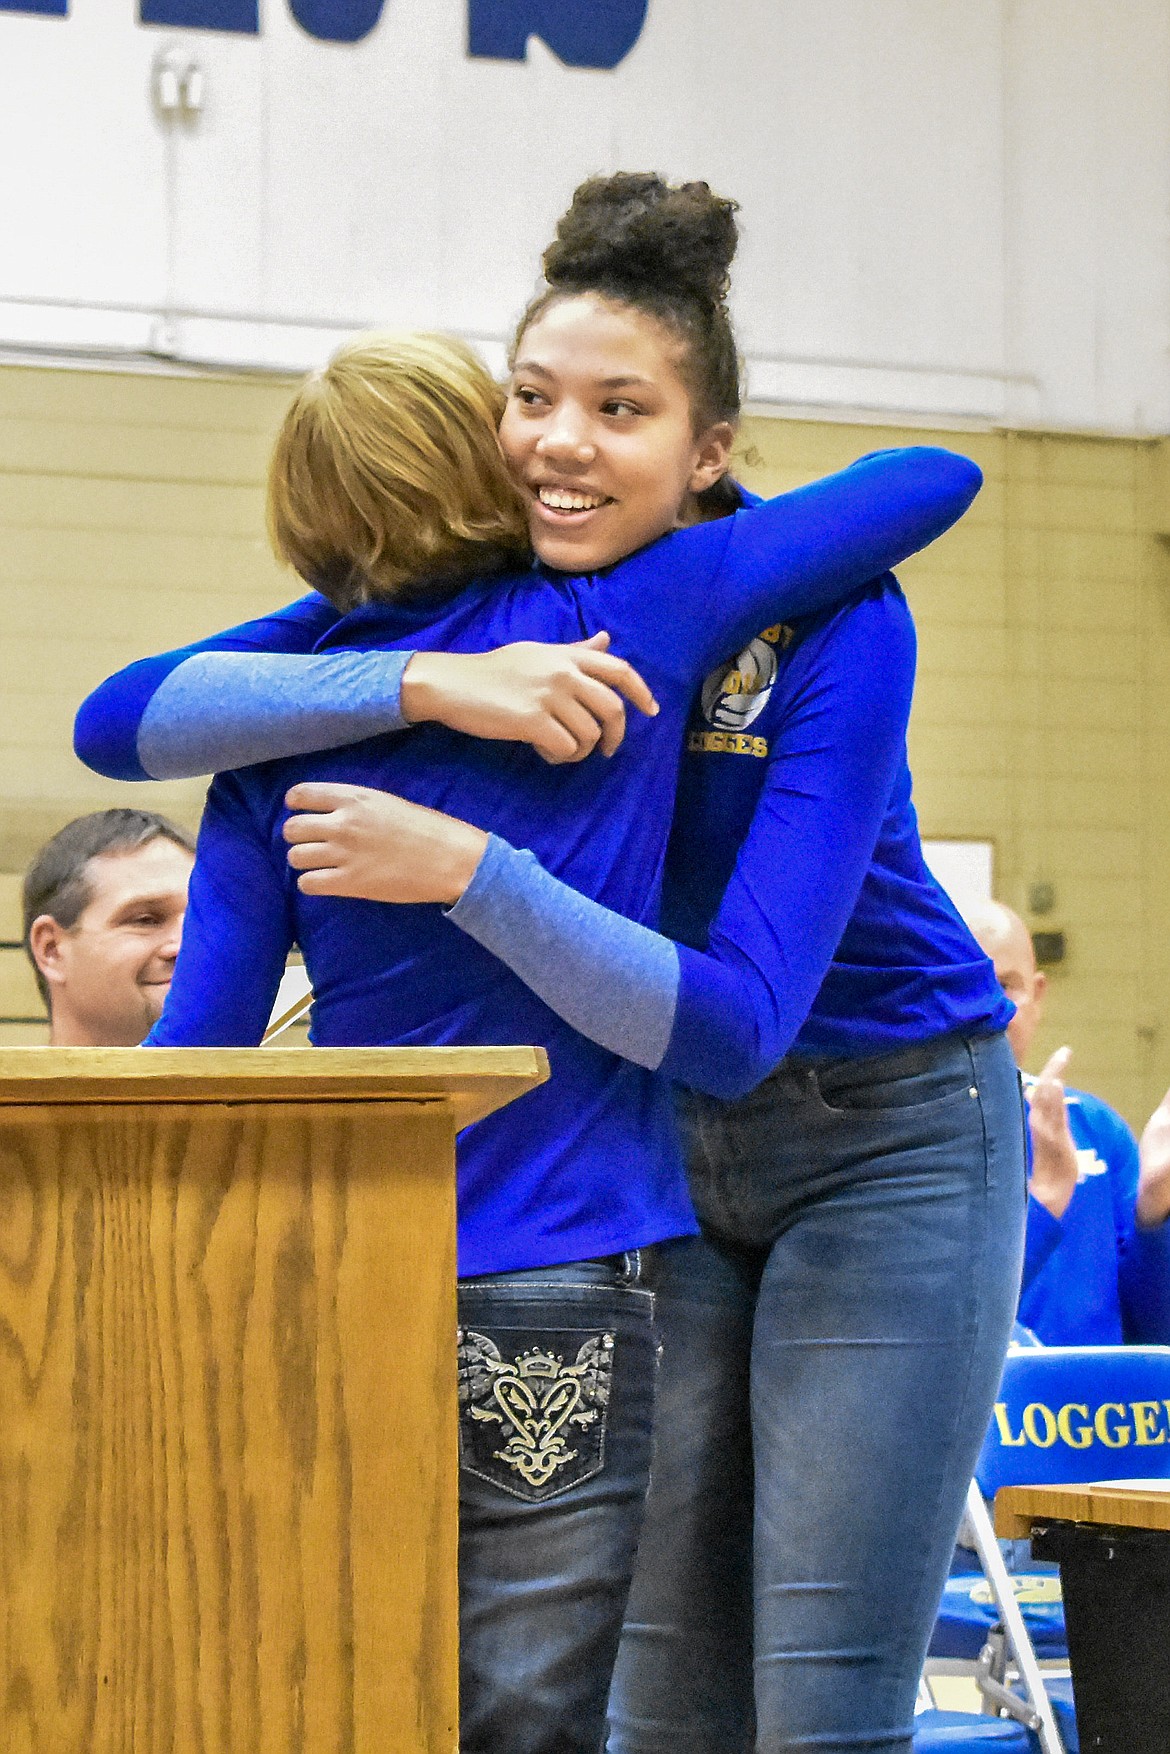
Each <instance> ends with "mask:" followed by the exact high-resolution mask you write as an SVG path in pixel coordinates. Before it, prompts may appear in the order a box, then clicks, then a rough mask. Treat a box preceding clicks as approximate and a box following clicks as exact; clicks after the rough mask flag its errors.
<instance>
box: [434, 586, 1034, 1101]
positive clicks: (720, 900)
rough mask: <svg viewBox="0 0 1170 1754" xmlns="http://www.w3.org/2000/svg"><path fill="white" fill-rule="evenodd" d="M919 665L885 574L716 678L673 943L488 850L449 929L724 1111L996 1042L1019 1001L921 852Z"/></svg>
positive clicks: (681, 837)
mask: <svg viewBox="0 0 1170 1754" xmlns="http://www.w3.org/2000/svg"><path fill="white" fill-rule="evenodd" d="M914 658H915V640H914V628H913V623H912V621H911V618H910V612H909V610H908V608H907V606H906V603H905V600H904V598H903V596H902V594H901V592H900V591H899V589H898V588H897V585H896V583H895V582H894V580H893V579H892V578H888V579H886V580H883V581H877V582H876V583H874V584H873V585H871V586H869V587H867V588H866V589H865V590H864V591H862V592H860V593H858V594H857V595H856V596H855V597H854V598H852V599H851V600H850V601H849V602H848V603H847V604H845V605H844V606H842V607H840V608H837V609H833V610H829V611H825V612H822V613H821V614H818V615H815V616H811V617H809V618H807V619H806V620H805V621H803V622H800V623H796V624H793V625H789V626H784V627H772V628H769V629H767V630H766V631H765V633H764V634H762V635H760V636H759V637H758V638H757V639H756V640H755V641H753V642H752V645H751V646H750V647H749V648H748V649H747V651H746V652H744V653H741V654H740V656H739V658H737V659H736V660H735V661H734V663H733V664H731V665H727V664H724V665H722V666H720V667H719V668H718V669H717V670H716V671H715V672H714V673H713V675H712V677H711V678H709V680H708V683H707V686H706V687H705V688H704V690H703V691H702V695H701V697H700V699H699V701H698V702H697V703H696V706H695V709H694V712H693V714H692V718H691V722H690V729H689V731H688V737H687V743H688V748H687V753H686V755H685V757H684V762H683V777H682V783H681V786H680V792H679V799H678V805H677V808H676V814H675V824H674V832H673V835H672V838H671V844H670V849H669V854H668V861H667V870H666V884H665V894H664V931H669V932H672V933H673V936H674V938H675V939H677V940H678V942H677V943H675V942H672V941H671V939H670V938H667V937H665V936H663V935H660V934H657V933H654V932H652V931H650V930H649V929H648V928H646V927H645V926H642V925H639V924H637V923H635V922H633V921H631V920H626V919H621V918H616V917H615V916H614V915H612V914H610V913H606V912H605V910H603V909H602V908H600V907H598V906H597V905H596V904H595V903H593V902H590V901H588V900H586V899H584V898H583V897H580V896H575V895H571V894H570V893H568V892H567V891H566V890H565V888H564V886H563V885H561V884H559V883H557V882H556V881H555V880H554V879H552V878H551V877H549V876H548V875H547V874H546V873H545V872H543V871H542V870H541V869H540V868H539V867H538V866H536V865H535V864H534V861H533V860H532V857H531V854H529V853H526V852H520V851H518V850H515V849H512V848H510V847H507V846H505V845H503V844H502V843H501V842H499V841H497V840H494V841H493V842H492V843H490V844H489V847H488V851H487V854H486V855H485V857H484V859H483V861H482V862H481V865H480V868H479V870H478V871H477V872H476V875H475V877H474V878H473V880H472V883H471V884H470V886H469V888H468V890H467V891H466V892H465V894H464V896H463V898H462V899H461V900H460V901H459V902H458V903H457V904H456V906H455V907H454V908H453V909H452V910H451V916H450V917H451V918H452V919H453V920H454V921H455V922H456V923H457V924H458V925H460V926H461V927H462V928H463V929H464V930H465V931H466V932H468V933H469V934H470V935H471V936H473V937H475V938H476V939H477V940H478V942H480V943H481V944H483V945H484V946H485V947H486V948H488V949H490V950H492V951H493V952H494V953H495V954H496V955H497V956H499V957H500V958H501V959H502V960H503V961H505V962H507V964H508V965H509V967H511V968H512V969H514V970H515V971H516V972H517V973H519V974H520V975H521V976H522V978H523V979H524V980H526V981H527V982H528V983H529V985H531V986H532V987H533V988H534V990H535V991H536V992H538V993H540V994H541V996H542V997H543V998H544V999H545V1000H546V1001H547V1002H548V1003H549V1004H550V1005H552V1006H553V1007H554V1008H555V1009H556V1010H557V1011H558V1012H559V1013H560V1014H561V1015H562V1016H565V1017H567V1018H568V1019H569V1021H571V1022H572V1023H573V1024H574V1025H575V1026H576V1027H577V1028H579V1029H581V1030H583V1031H584V1033H586V1034H587V1035H589V1036H591V1037H592V1038H593V1039H594V1040H597V1041H600V1042H602V1043H604V1045H606V1046H608V1047H612V1048H613V1049H614V1050H615V1051H617V1052H622V1053H625V1054H627V1055H628V1056H629V1057H630V1058H633V1059H636V1060H637V1061H638V1063H639V1064H642V1065H646V1066H650V1067H654V1068H657V1069H659V1070H661V1071H662V1072H664V1073H666V1074H667V1075H668V1076H670V1077H672V1078H675V1079H677V1080H678V1081H680V1082H682V1083H685V1084H689V1085H691V1086H694V1087H696V1088H698V1089H701V1090H705V1091H707V1092H708V1093H709V1094H711V1095H715V1096H722V1097H726V1098H733V1097H737V1096H740V1095H743V1094H745V1093H746V1092H747V1091H749V1090H751V1089H753V1088H754V1087H755V1085H756V1084H758V1083H759V1081H760V1080H761V1078H763V1077H764V1076H765V1075H766V1074H767V1073H768V1072H769V1071H770V1070H771V1069H772V1068H773V1066H775V1065H776V1063H777V1062H778V1061H779V1060H780V1059H781V1058H782V1057H783V1056H784V1055H785V1054H786V1053H789V1052H792V1053H794V1054H796V1055H798V1056H805V1057H844V1058H851V1057H857V1056H860V1055H863V1054H874V1053H882V1052H888V1051H892V1050H893V1049H895V1048H897V1047H900V1046H903V1045H906V1044H907V1043H909V1042H914V1041H922V1040H926V1039H929V1038H930V1037H932V1036H936V1035H942V1034H945V1033H947V1032H949V1031H952V1030H962V1031H964V1032H965V1033H968V1034H976V1035H977V1034H985V1033H991V1032H993V1031H996V1030H999V1029H1002V1028H1003V1027H1004V1026H1005V1025H1006V1023H1007V1021H1008V1020H1009V1018H1010V1017H1011V1014H1012V1008H1011V1005H1010V1003H1009V1002H1008V1001H1007V1000H1006V999H1005V997H1004V995H1003V992H1002V990H1001V989H1000V987H999V984H998V982H997V981H996V979H995V973H994V970H993V968H992V966H991V963H990V962H989V961H988V960H987V958H986V957H985V956H984V954H983V952H982V951H981V950H980V949H979V946H978V945H977V944H976V943H975V941H974V939H973V938H972V937H971V935H970V933H969V932H968V931H967V928H966V927H965V926H964V925H963V923H962V921H961V919H960V918H959V916H958V914H957V913H956V911H955V908H954V906H953V905H952V903H951V902H950V900H949V899H948V897H947V896H946V895H945V894H944V893H943V892H942V890H941V889H940V888H939V886H938V884H937V883H936V882H935V880H934V878H933V877H932V876H931V874H930V872H929V871H928V870H927V868H926V865H925V863H924V861H923V858H922V851H921V846H920V843H919V838H918V830H917V822H916V819H915V814H914V809H913V804H912V802H911V790H910V773H909V769H908V766H907V762H906V743H905V737H906V724H907V720H908V717H909V711H910V702H911V696H912V692H913V685H914ZM747 682H751V683H753V684H754V688H751V687H747V686H745V684H746V683H747ZM737 723H738V724H739V725H740V726H741V727H743V728H740V729H734V728H727V727H728V726H729V724H730V726H732V727H734V726H735V725H736V724H737Z"/></svg>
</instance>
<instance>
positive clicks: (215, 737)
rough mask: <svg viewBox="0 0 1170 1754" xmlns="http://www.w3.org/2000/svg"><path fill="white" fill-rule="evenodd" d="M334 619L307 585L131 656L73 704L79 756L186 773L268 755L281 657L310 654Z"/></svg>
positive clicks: (119, 770) (142, 773)
mask: <svg viewBox="0 0 1170 1754" xmlns="http://www.w3.org/2000/svg"><path fill="white" fill-rule="evenodd" d="M337 619H338V616H337V610H336V609H335V608H334V607H333V605H332V604H331V603H330V602H329V601H328V600H327V599H326V598H325V597H322V596H321V595H320V593H319V592H317V591H311V592H309V594H308V595H307V596H304V597H299V598H298V599H297V601H296V602H295V603H289V604H287V605H286V606H285V608H283V609H277V610H274V611H273V613H272V614H270V615H261V616H258V617H257V618H256V619H255V620H253V621H245V622H241V623H240V624H239V626H237V627H229V628H226V629H225V630H224V631H223V632H222V633H216V634H212V635H211V636H210V638H208V639H203V640H196V641H194V642H193V643H192V644H190V645H185V646H178V647H176V648H175V649H174V650H173V651H169V652H160V653H158V654H157V655H156V656H155V657H151V658H140V659H138V660H137V662H135V663H133V664H128V665H127V666H126V668H125V669H124V670H119V671H118V672H117V673H116V675H113V676H111V677H109V678H108V679H107V680H106V681H105V682H103V683H101V685H100V686H99V687H97V688H95V689H94V691H93V693H92V694H90V695H88V696H87V697H86V699H85V700H84V701H82V703H81V706H80V707H79V708H78V712H77V718H76V720H75V723H74V728H73V747H74V749H75V751H76V753H77V756H78V758H79V759H80V760H81V761H83V762H84V763H85V764H86V766H87V767H91V768H93V769H94V770H95V772H97V773H100V774H104V775H105V776H106V778H107V779H115V780H147V779H179V778H189V777H190V776H192V775H194V774H200V773H214V772H218V771H220V770H222V769H226V768H231V767H245V766H247V765H249V764H250V763H251V762H253V761H262V760H265V759H267V758H268V756H269V753H270V752H269V750H268V748H267V746H266V744H265V743H264V739H263V730H264V727H265V726H266V725H267V724H268V723H270V721H271V719H272V716H273V712H274V711H276V712H279V709H280V706H281V703H282V702H283V701H284V700H285V699H286V697H287V694H288V677H289V671H288V665H287V659H288V657H289V655H290V654H298V655H304V654H307V653H310V652H311V651H312V649H313V647H314V646H315V645H316V643H317V641H318V640H319V639H320V638H321V636H322V635H323V634H324V633H326V632H327V631H328V629H329V628H330V627H332V626H333V624H334V622H335V621H336V620H337ZM342 655H344V656H349V654H348V653H347V654H342ZM250 732H251V733H253V734H255V733H257V732H259V744H257V742H256V738H255V736H253V741H252V742H249V741H248V738H249V733H250ZM260 745H263V747H262V748H261V753H253V748H254V747H257V746H260ZM314 747H315V746H314ZM241 750H242V751H243V753H242V754H241ZM272 753H283V751H279V752H272ZM224 755H227V756H228V757H239V758H238V759H226V760H225V759H222V757H223V756H224Z"/></svg>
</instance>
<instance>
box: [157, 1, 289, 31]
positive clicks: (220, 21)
mask: <svg viewBox="0 0 1170 1754" xmlns="http://www.w3.org/2000/svg"><path fill="white" fill-rule="evenodd" d="M138 17H139V19H140V20H141V21H142V23H143V24H169V25H172V26H175V27H177V28H178V29H180V30H231V31H237V32H238V33H239V34H240V35H241V36H249V37H254V36H259V34H260V0H138Z"/></svg>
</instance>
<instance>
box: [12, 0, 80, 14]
mask: <svg viewBox="0 0 1170 1754" xmlns="http://www.w3.org/2000/svg"><path fill="white" fill-rule="evenodd" d="M0 12H35V13H37V14H38V16H39V17H41V18H68V16H69V0H0Z"/></svg>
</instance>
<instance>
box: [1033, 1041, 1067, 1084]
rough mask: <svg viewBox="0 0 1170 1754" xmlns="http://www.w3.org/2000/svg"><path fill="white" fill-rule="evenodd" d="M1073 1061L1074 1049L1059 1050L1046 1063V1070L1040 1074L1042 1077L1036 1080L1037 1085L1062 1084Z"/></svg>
mask: <svg viewBox="0 0 1170 1754" xmlns="http://www.w3.org/2000/svg"><path fill="white" fill-rule="evenodd" d="M1071 1059H1072V1049H1071V1048H1068V1047H1064V1048H1057V1050H1056V1052H1055V1053H1054V1054H1050V1055H1049V1057H1048V1059H1047V1061H1046V1062H1045V1065H1044V1069H1043V1071H1042V1072H1041V1073H1040V1076H1039V1077H1038V1078H1037V1080H1036V1082H1037V1084H1060V1083H1062V1082H1063V1080H1064V1075H1065V1073H1066V1072H1067V1071H1068V1063H1069V1061H1070V1060H1071Z"/></svg>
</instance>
